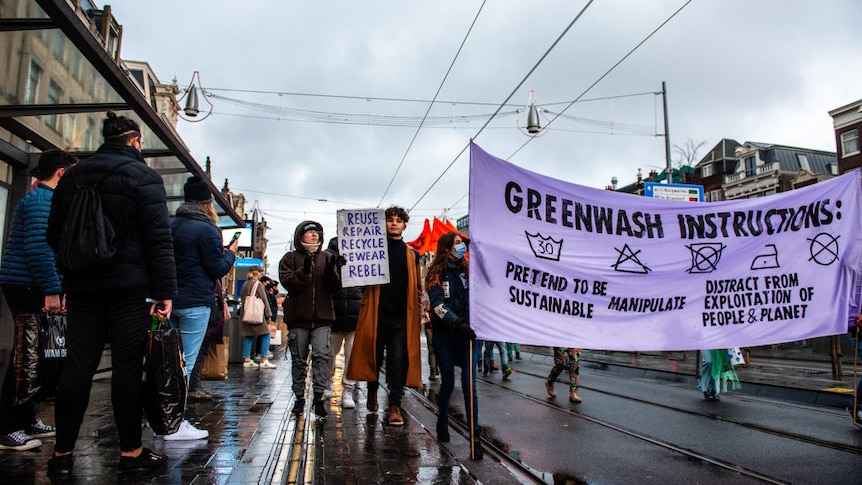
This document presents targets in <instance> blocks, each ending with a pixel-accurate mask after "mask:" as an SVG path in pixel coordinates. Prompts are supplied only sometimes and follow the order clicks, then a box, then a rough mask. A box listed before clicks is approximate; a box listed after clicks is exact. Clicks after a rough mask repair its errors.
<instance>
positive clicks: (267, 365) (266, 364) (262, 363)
mask: <svg viewBox="0 0 862 485" xmlns="http://www.w3.org/2000/svg"><path fill="white" fill-rule="evenodd" d="M260 368H261V369H278V366H277V365H275V364H273V363H272V362H270V361H268V360H262V361H260Z"/></svg>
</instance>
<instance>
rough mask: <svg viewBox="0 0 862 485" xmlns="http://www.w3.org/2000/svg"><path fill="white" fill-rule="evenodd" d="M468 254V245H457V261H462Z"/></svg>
mask: <svg viewBox="0 0 862 485" xmlns="http://www.w3.org/2000/svg"><path fill="white" fill-rule="evenodd" d="M465 254H467V245H466V244H464V243H461V244H456V245H455V259H461V258H463V257H464V255H465Z"/></svg>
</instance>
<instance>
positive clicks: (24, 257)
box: [0, 183, 61, 295]
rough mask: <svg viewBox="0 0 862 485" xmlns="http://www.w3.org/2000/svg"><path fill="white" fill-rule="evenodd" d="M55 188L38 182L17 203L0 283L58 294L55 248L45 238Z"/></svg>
mask: <svg viewBox="0 0 862 485" xmlns="http://www.w3.org/2000/svg"><path fill="white" fill-rule="evenodd" d="M53 195H54V189H52V188H51V187H48V186H47V185H45V184H41V183H40V184H39V185H38V186H36V188H35V189H33V190H31V191H30V192H29V193H28V194H27V195H25V196H24V198H23V199H21V202H19V203H18V207H16V208H15V215H14V217H13V218H12V230H11V232H10V234H9V242H8V243H7V244H6V252H5V253H4V254H3V261H2V263H0V284H2V285H16V286H35V287H38V288H39V291H41V292H42V294H43V295H59V294H60V284H61V280H60V276H59V274H58V273H57V264H56V262H55V257H54V251H53V250H52V249H51V247H50V246H48V242H47V241H46V240H45V232H46V230H47V229H48V214H50V212H51V197H53Z"/></svg>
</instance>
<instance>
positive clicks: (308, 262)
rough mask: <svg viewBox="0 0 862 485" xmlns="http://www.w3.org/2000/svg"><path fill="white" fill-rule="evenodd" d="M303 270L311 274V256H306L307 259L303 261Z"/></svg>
mask: <svg viewBox="0 0 862 485" xmlns="http://www.w3.org/2000/svg"><path fill="white" fill-rule="evenodd" d="M302 272H303V273H305V274H311V258H305V261H304V262H303V263H302Z"/></svg>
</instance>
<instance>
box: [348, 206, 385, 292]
mask: <svg viewBox="0 0 862 485" xmlns="http://www.w3.org/2000/svg"><path fill="white" fill-rule="evenodd" d="M384 213H385V210H384V209H351V210H347V209H343V210H340V211H338V214H337V219H338V221H337V223H338V228H337V229H338V232H337V234H338V252H339V254H341V256H344V259H345V260H346V261H347V264H345V265H344V266H343V267H342V268H341V286H344V287H352V286H368V285H383V284H386V283H389V251H388V248H387V245H386V216H385V215H384Z"/></svg>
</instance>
